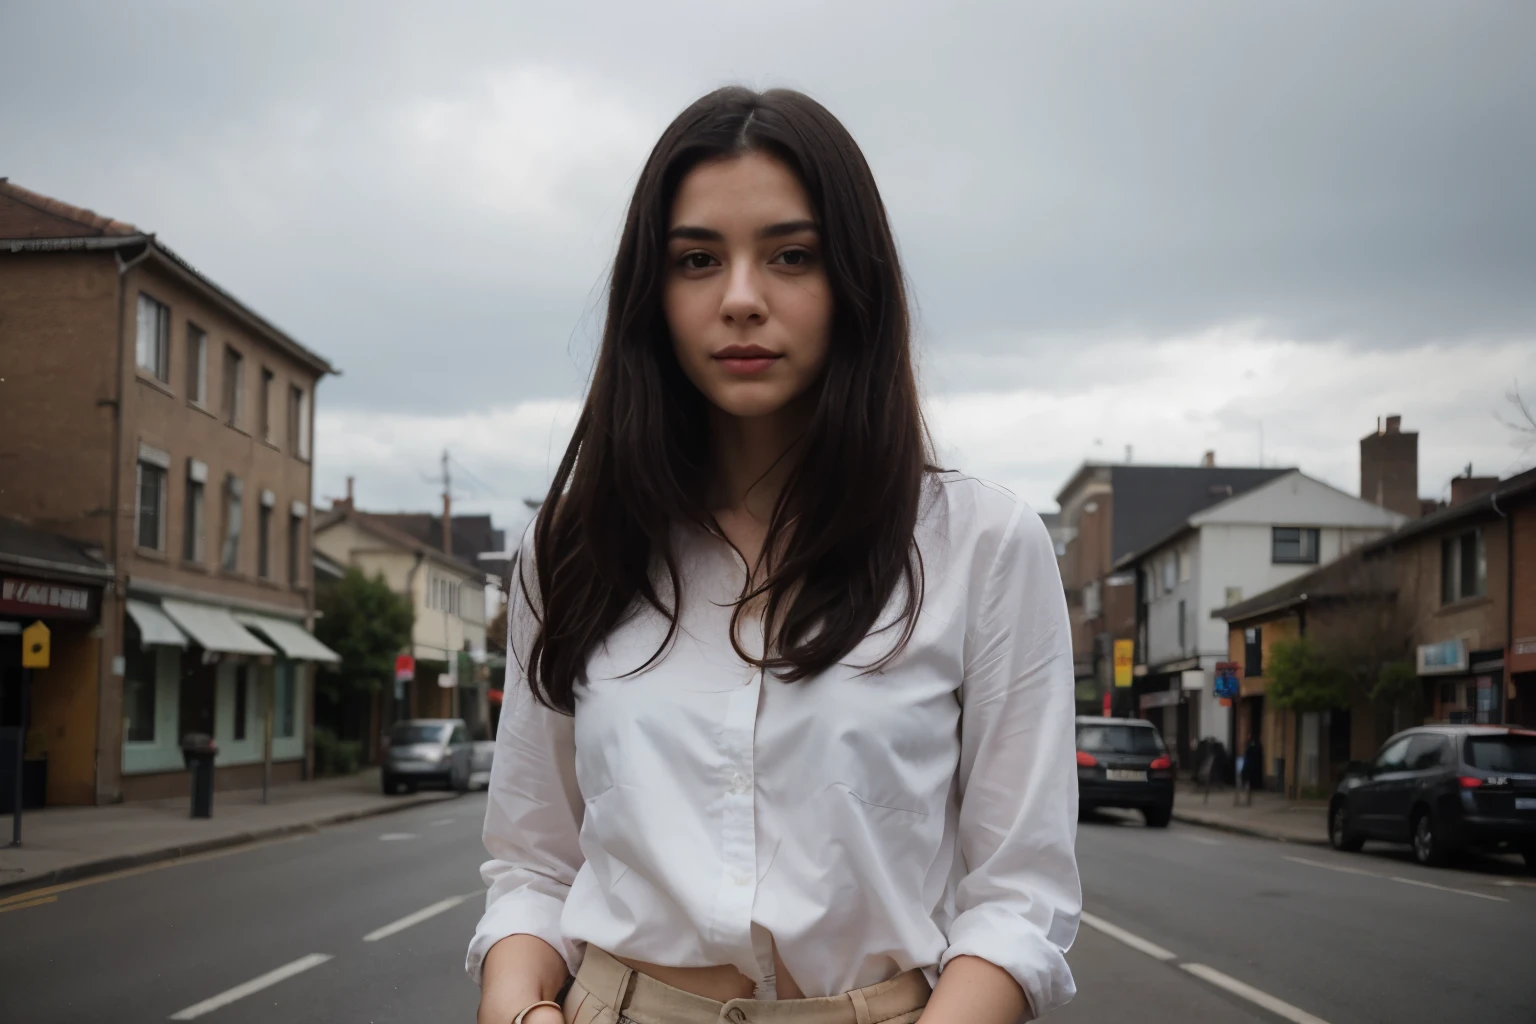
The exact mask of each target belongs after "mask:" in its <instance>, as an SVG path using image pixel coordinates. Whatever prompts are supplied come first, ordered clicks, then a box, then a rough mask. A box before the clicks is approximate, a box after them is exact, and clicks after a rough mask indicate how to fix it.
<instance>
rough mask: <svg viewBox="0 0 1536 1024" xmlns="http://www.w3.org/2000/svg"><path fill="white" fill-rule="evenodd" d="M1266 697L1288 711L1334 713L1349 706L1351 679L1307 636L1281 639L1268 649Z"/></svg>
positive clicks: (1265, 672)
mask: <svg viewBox="0 0 1536 1024" xmlns="http://www.w3.org/2000/svg"><path fill="white" fill-rule="evenodd" d="M1264 674H1265V675H1266V676H1267V677H1268V678H1269V683H1268V685H1267V686H1266V687H1265V689H1264V696H1265V698H1266V699H1268V700H1269V701H1270V702H1272V703H1273V704H1274V706H1275V707H1277V708H1283V709H1285V710H1287V711H1331V710H1333V709H1335V708H1347V707H1349V704H1350V694H1349V685H1348V677H1347V676H1346V675H1345V674H1344V673H1343V672H1341V671H1340V670H1339V667H1338V665H1337V664H1334V663H1330V660H1329V658H1328V657H1327V655H1326V653H1325V652H1324V651H1323V650H1322V649H1321V648H1320V647H1319V645H1318V644H1316V643H1315V642H1313V641H1312V640H1310V639H1308V638H1306V637H1299V638H1297V639H1295V640H1281V641H1280V642H1278V643H1276V644H1275V645H1274V646H1273V647H1271V648H1270V650H1269V664H1268V665H1266V666H1265V667H1264Z"/></svg>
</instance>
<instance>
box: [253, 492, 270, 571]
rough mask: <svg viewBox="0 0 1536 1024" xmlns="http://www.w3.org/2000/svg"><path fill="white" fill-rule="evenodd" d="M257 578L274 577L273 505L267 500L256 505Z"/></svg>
mask: <svg viewBox="0 0 1536 1024" xmlns="http://www.w3.org/2000/svg"><path fill="white" fill-rule="evenodd" d="M256 578H257V579H263V580H270V579H271V578H272V506H271V505H268V504H267V503H266V502H258V503H257V506H256Z"/></svg>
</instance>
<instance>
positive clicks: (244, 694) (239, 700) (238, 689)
mask: <svg viewBox="0 0 1536 1024" xmlns="http://www.w3.org/2000/svg"><path fill="white" fill-rule="evenodd" d="M250 697H251V666H249V665H236V666H235V739H237V740H243V739H245V717H246V711H247V707H248V705H249V704H250Z"/></svg>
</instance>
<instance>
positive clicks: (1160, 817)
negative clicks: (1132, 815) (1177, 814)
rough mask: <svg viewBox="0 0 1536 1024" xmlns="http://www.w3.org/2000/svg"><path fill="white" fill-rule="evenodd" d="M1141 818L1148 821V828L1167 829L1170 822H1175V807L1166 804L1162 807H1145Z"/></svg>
mask: <svg viewBox="0 0 1536 1024" xmlns="http://www.w3.org/2000/svg"><path fill="white" fill-rule="evenodd" d="M1141 816H1142V817H1143V818H1145V819H1147V827H1148V828H1167V827H1168V822H1170V821H1172V820H1173V805H1171V804H1164V805H1163V806H1161V807H1143V808H1142V809H1141Z"/></svg>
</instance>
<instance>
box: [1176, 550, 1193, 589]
mask: <svg viewBox="0 0 1536 1024" xmlns="http://www.w3.org/2000/svg"><path fill="white" fill-rule="evenodd" d="M1194 561H1195V558H1194V555H1192V554H1191V553H1190V552H1188V551H1180V552H1179V582H1180V583H1188V582H1189V577H1190V573H1191V571H1192V566H1193V564H1194Z"/></svg>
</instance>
